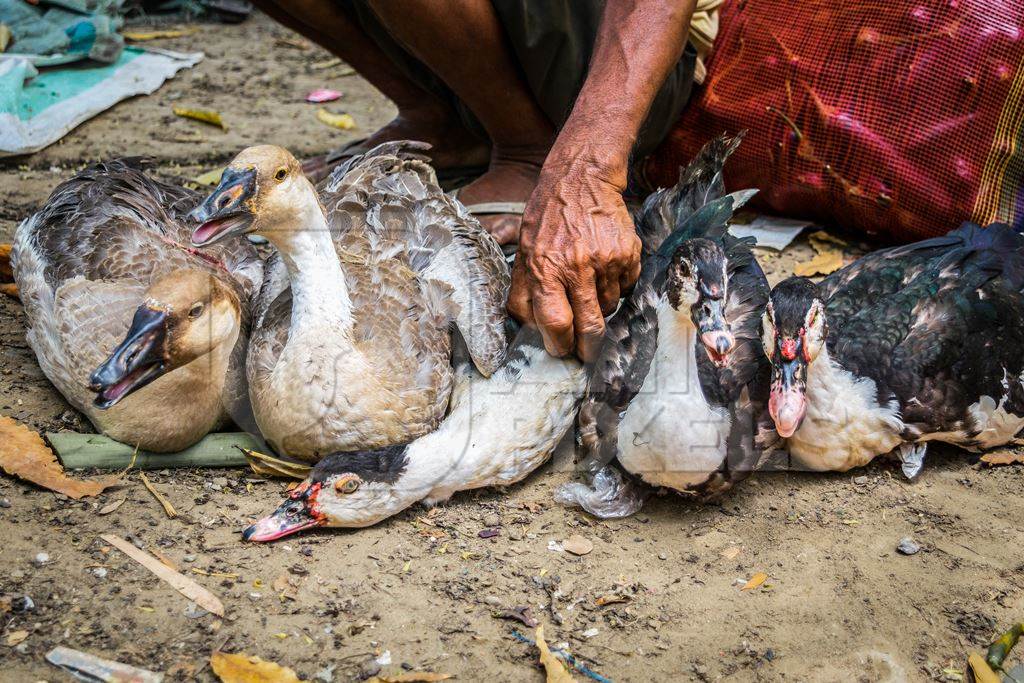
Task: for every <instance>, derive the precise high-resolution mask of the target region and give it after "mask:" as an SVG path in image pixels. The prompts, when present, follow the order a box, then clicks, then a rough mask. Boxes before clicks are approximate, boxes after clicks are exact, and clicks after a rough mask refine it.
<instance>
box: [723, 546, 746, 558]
mask: <svg viewBox="0 0 1024 683" xmlns="http://www.w3.org/2000/svg"><path fill="white" fill-rule="evenodd" d="M742 550H743V549H742V548H740V547H739V546H738V545H734V546H731V547H729V548H726V549H725V550H723V551H722V557H724V558H725V559H727V560H735V559H736V558H737V557H739V554H740V552H741V551H742Z"/></svg>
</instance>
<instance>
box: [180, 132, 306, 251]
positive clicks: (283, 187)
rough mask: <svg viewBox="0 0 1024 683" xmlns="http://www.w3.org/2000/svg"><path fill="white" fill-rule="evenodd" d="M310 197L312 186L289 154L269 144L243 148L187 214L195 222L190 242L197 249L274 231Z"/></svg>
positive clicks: (265, 234)
mask: <svg viewBox="0 0 1024 683" xmlns="http://www.w3.org/2000/svg"><path fill="white" fill-rule="evenodd" d="M310 197H312V198H313V201H316V192H315V190H314V188H313V185H312V184H311V183H310V182H309V180H307V179H306V176H305V175H303V173H302V167H301V165H300V164H299V162H298V161H297V160H296V159H295V157H293V156H292V155H291V153H290V152H288V150H286V149H282V148H281V147H276V146H274V145H259V146H256V147H247V148H246V149H244V150H242V151H241V152H240V153H239V154H238V156H236V157H235V158H234V159H233V160H232V161H231V163H230V164H228V165H227V167H226V168H225V169H224V172H223V173H222V174H221V177H220V183H219V184H218V185H217V188H216V189H215V190H214V191H213V192H212V193H210V195H209V196H208V197H207V198H206V199H204V200H203V202H202V203H201V204H200V205H199V206H197V207H196V208H195V209H193V210H192V212H191V213H190V214H189V217H190V218H191V219H192V220H193V221H194V222H195V223H197V224H198V225H197V226H196V227H195V228H194V229H193V231H192V244H193V245H195V246H197V247H199V246H203V245H207V244H212V243H213V242H217V241H218V240H222V239H225V238H227V237H231V236H236V235H244V234H248V233H255V234H262V235H263V236H265V237H267V236H269V235H268V234H267V233H268V232H269V231H271V230H273V229H275V228H277V229H280V227H281V226H282V225H286V224H287V223H288V222H289V221H290V220H291V219H292V218H293V217H294V216H295V212H296V208H297V207H300V206H303V205H304V204H305V202H307V201H308V200H309V199H310Z"/></svg>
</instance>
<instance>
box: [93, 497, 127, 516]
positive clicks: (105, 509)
mask: <svg viewBox="0 0 1024 683" xmlns="http://www.w3.org/2000/svg"><path fill="white" fill-rule="evenodd" d="M126 500H128V499H127V498H122V499H120V500H115V501H114V502H113V503H108V504H106V505H104V506H103V507H101V508H100V511H99V514H101V515H109V514H110V513H111V512H113V511H114V510H116V509H117V508H119V507H121V506H122V505H124V502H125V501H126Z"/></svg>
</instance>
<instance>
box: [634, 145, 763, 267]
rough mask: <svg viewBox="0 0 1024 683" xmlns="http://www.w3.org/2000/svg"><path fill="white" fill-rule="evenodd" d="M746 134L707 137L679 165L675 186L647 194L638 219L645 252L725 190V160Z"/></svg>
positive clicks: (651, 250) (655, 248) (653, 248)
mask: <svg viewBox="0 0 1024 683" xmlns="http://www.w3.org/2000/svg"><path fill="white" fill-rule="evenodd" d="M745 134H746V131H742V132H740V133H739V134H737V135H735V136H732V137H729V136H728V135H720V136H718V137H716V138H714V139H713V140H710V141H708V142H707V143H706V144H705V145H704V146H703V147H702V148H701V150H700V151H699V152H698V153H697V155H696V156H695V157H694V158H693V160H692V161H690V163H689V164H687V165H686V166H685V167H681V168H680V169H679V180H678V182H676V184H675V185H674V186H673V187H670V188H666V189H661V190H658V191H657V192H654V193H652V194H651V195H650V196H649V197H648V198H647V200H646V201H645V202H644V204H643V207H642V208H641V209H640V211H639V214H638V219H637V233H638V234H639V236H640V239H641V241H642V242H643V245H644V255H645V256H647V255H649V254H651V253H653V252H655V251H656V250H657V249H658V247H659V246H660V244H661V243H662V242H663V241H664V240H665V238H666V237H668V235H669V234H671V233H672V232H673V231H675V230H677V229H678V228H679V226H681V225H682V224H683V223H685V222H686V220H687V219H688V218H689V217H690V216H691V215H693V214H694V213H695V212H696V211H697V210H698V209H700V208H701V207H702V206H704V205H705V204H707V203H709V202H711V201H714V200H715V199H718V198H719V197H721V196H723V195H724V194H725V183H724V181H723V177H722V173H723V169H724V167H725V162H726V160H727V159H728V158H729V156H730V155H731V154H732V153H733V152H734V151H736V148H737V147H739V144H740V142H741V141H742V140H743V136H744V135H745ZM693 236H694V237H697V236H699V235H693Z"/></svg>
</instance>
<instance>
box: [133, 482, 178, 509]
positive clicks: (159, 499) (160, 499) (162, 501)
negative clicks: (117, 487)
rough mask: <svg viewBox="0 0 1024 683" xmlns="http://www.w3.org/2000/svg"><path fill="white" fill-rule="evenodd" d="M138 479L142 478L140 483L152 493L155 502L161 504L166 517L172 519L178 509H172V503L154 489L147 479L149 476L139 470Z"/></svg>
mask: <svg viewBox="0 0 1024 683" xmlns="http://www.w3.org/2000/svg"><path fill="white" fill-rule="evenodd" d="M139 479H141V480H142V485H143V486H145V487H146V488H147V489H148V490H149V492H150V493H152V494H153V497H154V498H156V502H158V503H160V505H162V506H163V508H164V512H166V513H167V517H168V518H170V519H174V518H175V517H177V516H178V511H177V510H175V509H174V506H173V505H171V501H169V500H167V499H166V498H164V494H162V493H160V492H159V491H157V490H156V487H155V486H153V484H152V483H151V482H150V481H149V477H147V476H146V475H145V474H144V473H143V472H139Z"/></svg>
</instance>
